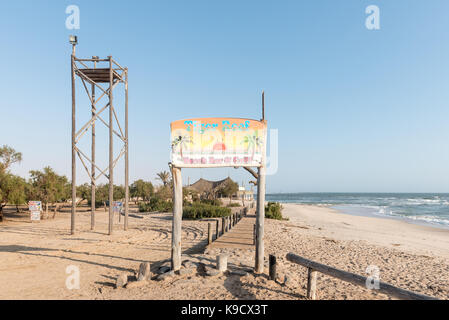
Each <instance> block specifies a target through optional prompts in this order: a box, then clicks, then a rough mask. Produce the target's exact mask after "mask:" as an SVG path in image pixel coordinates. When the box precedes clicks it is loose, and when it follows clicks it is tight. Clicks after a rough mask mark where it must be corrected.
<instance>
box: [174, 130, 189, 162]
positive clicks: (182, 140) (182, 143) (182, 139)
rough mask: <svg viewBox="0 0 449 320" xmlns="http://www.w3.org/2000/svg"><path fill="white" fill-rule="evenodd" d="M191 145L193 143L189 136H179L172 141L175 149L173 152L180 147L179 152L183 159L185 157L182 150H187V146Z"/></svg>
mask: <svg viewBox="0 0 449 320" xmlns="http://www.w3.org/2000/svg"><path fill="white" fill-rule="evenodd" d="M191 143H193V141H192V137H191V136H189V135H184V136H177V137H175V139H174V140H173V141H172V144H171V146H172V148H173V151H174V149H175V148H176V147H178V146H179V151H180V153H181V158H182V157H183V154H182V149H183V148H185V147H186V146H187V144H191Z"/></svg>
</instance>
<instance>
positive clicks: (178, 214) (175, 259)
mask: <svg viewBox="0 0 449 320" xmlns="http://www.w3.org/2000/svg"><path fill="white" fill-rule="evenodd" d="M172 176H173V226H172V242H171V267H172V270H175V271H177V270H179V269H180V268H181V233H182V178H181V169H180V168H178V167H175V166H172Z"/></svg>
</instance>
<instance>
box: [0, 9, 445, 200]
mask: <svg viewBox="0 0 449 320" xmlns="http://www.w3.org/2000/svg"><path fill="white" fill-rule="evenodd" d="M71 4H75V5H78V6H79V8H80V13H81V25H80V29H79V30H68V29H66V26H65V20H66V17H67V15H66V13H65V9H66V7H67V6H68V5H71ZM368 5H377V6H378V7H379V8H380V27H381V29H380V30H368V29H367V28H366V27H365V19H366V17H367V14H366V13H365V8H366V7H367V6H368ZM448 13H449V2H448V1H447V0H432V1H415V0H395V1H385V0H382V1H381V0H369V1H365V0H345V1H335V0H327V1H326V0H313V1H312V0H309V1H298V0H296V1H260V0H258V1H229V0H227V1H194V0H192V1H55V0H47V1H34V0H33V1H20V0H19V1H7V2H6V1H2V2H1V4H0V39H1V40H0V41H1V50H0V64H1V77H0V88H1V91H0V92H1V94H0V110H1V113H0V114H1V121H0V144H1V145H3V144H8V145H10V146H12V147H14V148H15V149H17V150H18V151H21V152H22V153H23V157H24V160H23V162H22V163H21V164H20V165H16V166H14V167H13V172H15V173H17V174H20V175H22V176H24V177H26V176H27V175H28V171H29V170H31V169H41V168H43V167H44V166H46V165H50V166H51V167H53V168H55V169H56V171H57V172H58V173H60V174H66V175H67V176H69V177H70V168H71V152H70V141H71V140H70V139H71V136H70V134H71V129H70V126H71V91H70V52H71V48H70V45H69V43H68V35H69V34H72V33H74V34H77V35H78V37H79V45H78V47H77V56H78V57H91V56H92V55H98V56H100V57H106V56H108V55H112V56H113V57H114V58H115V59H116V60H117V61H118V62H119V63H120V64H122V65H124V66H127V67H128V68H129V90H130V93H129V94H130V101H129V104H130V121H129V124H130V179H131V181H133V180H134V179H136V178H143V179H146V180H152V181H154V178H155V174H156V172H159V171H161V170H168V167H167V162H168V161H169V151H170V148H169V146H170V138H169V124H170V122H171V121H173V120H178V119H183V118H192V117H214V116H230V117H248V118H260V116H261V111H260V109H261V108H260V100H261V98H260V95H261V91H262V90H265V93H266V118H267V120H268V124H269V128H275V129H278V130H279V170H278V172H277V173H276V174H275V175H272V176H269V177H268V178H267V191H268V192H307V191H310V192H313V191H318V192H319V191H323V192H325V191H336V192H345V191H348V192H354V191H358V192H370V191H374V192H375V191H379V192H395V191H397V192H449V148H448V146H449V125H448V124H449V90H448V89H449V19H448V18H447V17H448ZM81 90H82V87H78V91H79V92H81ZM79 101H80V104H79V105H78V115H79V117H78V120H79V121H78V124H79V125H81V122H82V121H83V119H87V117H89V112H90V106H89V105H88V103H85V104H82V103H81V101H82V100H81V99H80V100H79ZM100 125H101V124H98V127H99V128H100ZM98 130H99V131H100V129H98ZM99 135H100V136H101V134H100V133H99ZM100 136H99V141H98V142H97V144H98V145H99V146H101V148H99V151H98V153H99V154H102V155H101V156H99V158H100V159H99V160H100V161H103V162H102V166H103V165H104V164H106V159H107V157H106V153H105V152H106V147H107V140H106V136H105V137H104V140H102V141H100ZM86 143H87V142H86ZM87 146H88V144H86V148H85V150H86V151H89V149H88V147H87ZM117 149H118V148H116V150H117ZM78 169H79V171H78V172H79V181H80V182H86V181H87V175H86V174H85V173H84V172H83V171H82V169H83V168H82V166H81V163H78ZM122 170H123V166H122V165H119V166H118V169H117V171H116V177H117V179H118V183H123V174H122ZM185 172H186V173H185V175H184V178H185V180H187V176H188V177H190V180H191V181H193V180H195V179H197V178H199V177H201V176H202V177H203V178H210V179H218V178H223V177H224V176H227V175H230V176H231V178H233V179H235V180H237V181H239V182H242V181H245V183H247V181H248V180H249V178H250V176H249V174H247V173H246V172H244V171H243V170H242V169H239V170H236V169H233V168H230V169H195V170H193V169H190V170H185Z"/></svg>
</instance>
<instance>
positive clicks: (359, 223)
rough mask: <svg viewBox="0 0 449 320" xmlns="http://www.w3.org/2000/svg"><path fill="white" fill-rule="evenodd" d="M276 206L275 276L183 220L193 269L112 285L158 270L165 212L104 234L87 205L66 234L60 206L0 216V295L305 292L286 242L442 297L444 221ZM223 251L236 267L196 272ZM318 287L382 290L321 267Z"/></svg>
mask: <svg viewBox="0 0 449 320" xmlns="http://www.w3.org/2000/svg"><path fill="white" fill-rule="evenodd" d="M284 207H285V209H284V215H285V216H288V217H290V220H289V221H274V220H265V251H266V252H265V254H266V260H267V261H268V255H269V254H276V256H277V257H278V261H279V266H278V270H279V271H278V281H277V282H274V281H269V280H268V277H267V275H266V273H267V270H266V272H265V274H264V275H255V274H253V273H252V272H249V271H250V269H251V268H252V267H253V266H254V250H252V249H251V250H240V249H236V248H230V249H205V248H206V241H207V222H205V221H183V235H182V245H183V255H184V256H183V260H190V261H192V262H194V263H195V264H197V265H198V266H199V267H198V268H196V269H195V270H194V272H193V273H192V274H186V275H182V276H181V275H176V276H174V277H172V278H168V279H167V280H165V281H154V280H152V281H149V282H148V283H146V284H145V285H144V286H141V287H136V288H119V289H115V288H114V286H115V279H116V277H117V276H118V275H119V274H122V273H124V274H126V275H127V276H128V277H129V278H130V279H132V278H133V277H134V276H135V272H136V271H137V270H138V268H139V264H140V263H141V262H145V261H148V262H150V263H151V264H152V271H153V272H156V270H157V269H158V267H159V266H160V265H161V264H163V263H164V262H166V261H167V259H169V258H170V244H171V214H169V213H160V214H148V215H144V216H143V218H142V219H138V218H133V217H131V218H130V224H129V225H130V228H129V230H128V231H123V230H122V226H118V225H117V226H116V227H115V229H114V234H113V235H112V236H108V235H107V234H106V233H107V221H108V217H107V213H105V212H103V211H102V210H99V211H98V212H97V228H96V231H90V230H89V229H90V215H89V214H88V213H87V212H85V213H78V214H77V234H76V235H74V236H71V235H70V234H69V228H70V215H69V214H68V213H61V214H58V216H57V217H56V219H54V220H44V221H41V222H39V223H30V222H28V221H26V219H25V218H24V219H9V218H7V219H6V222H5V223H4V224H0V235H1V237H0V288H1V290H0V299H200V300H203V299H212V300H214V299H294V300H300V299H304V298H305V297H304V296H305V291H306V279H307V275H306V270H305V268H303V267H301V266H298V265H294V264H291V263H289V262H288V261H286V260H285V255H286V254H287V253H288V252H293V253H296V254H299V255H301V256H304V257H306V258H309V259H312V260H315V261H318V262H321V263H325V264H329V265H331V266H334V267H337V268H340V269H343V270H347V271H351V272H354V273H359V274H362V275H367V274H366V272H365V271H366V268H367V267H368V266H370V265H375V266H377V267H378V268H379V269H380V278H381V281H385V282H388V283H391V284H393V285H397V286H400V287H402V288H404V289H408V290H413V291H417V292H419V293H424V294H428V295H433V296H436V297H438V298H441V299H448V297H449V255H448V248H449V232H448V231H447V230H439V229H436V228H428V227H422V226H417V225H411V224H408V223H405V222H402V221H394V220H387V219H376V218H368V217H356V216H351V215H344V214H339V213H337V212H336V211H334V210H332V209H329V208H325V207H318V206H305V205H295V204H285V205H284ZM115 221H116V222H118V221H117V219H115ZM122 222H123V220H122ZM222 252H226V253H228V254H229V265H230V269H231V270H232V271H238V272H236V273H233V274H231V273H228V274H224V275H218V276H213V277H210V276H206V275H204V272H203V271H204V270H203V269H204V266H210V267H213V266H214V264H215V259H216V255H217V254H219V253H222ZM69 266H75V267H78V268H79V271H80V288H79V289H72V290H70V289H68V288H67V286H66V281H67V278H68V277H69V276H70V274H68V273H66V271H67V267H69ZM245 270H246V271H247V273H242V272H244V271H245ZM69 271H70V270H69ZM317 290H318V291H317V292H318V299H390V298H389V297H387V296H385V295H382V294H378V293H376V292H375V291H372V290H368V289H366V288H362V287H358V286H355V285H352V284H348V283H345V282H342V281H340V280H337V279H332V278H329V277H327V276H324V275H321V274H320V275H319V276H318V283H317Z"/></svg>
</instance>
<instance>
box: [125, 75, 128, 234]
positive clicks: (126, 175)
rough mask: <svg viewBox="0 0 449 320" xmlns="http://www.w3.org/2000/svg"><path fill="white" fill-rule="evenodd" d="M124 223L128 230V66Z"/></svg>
mask: <svg viewBox="0 0 449 320" xmlns="http://www.w3.org/2000/svg"><path fill="white" fill-rule="evenodd" d="M125 77H126V78H125V223H124V229H125V230H128V214H129V136H128V68H126V69H125Z"/></svg>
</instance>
